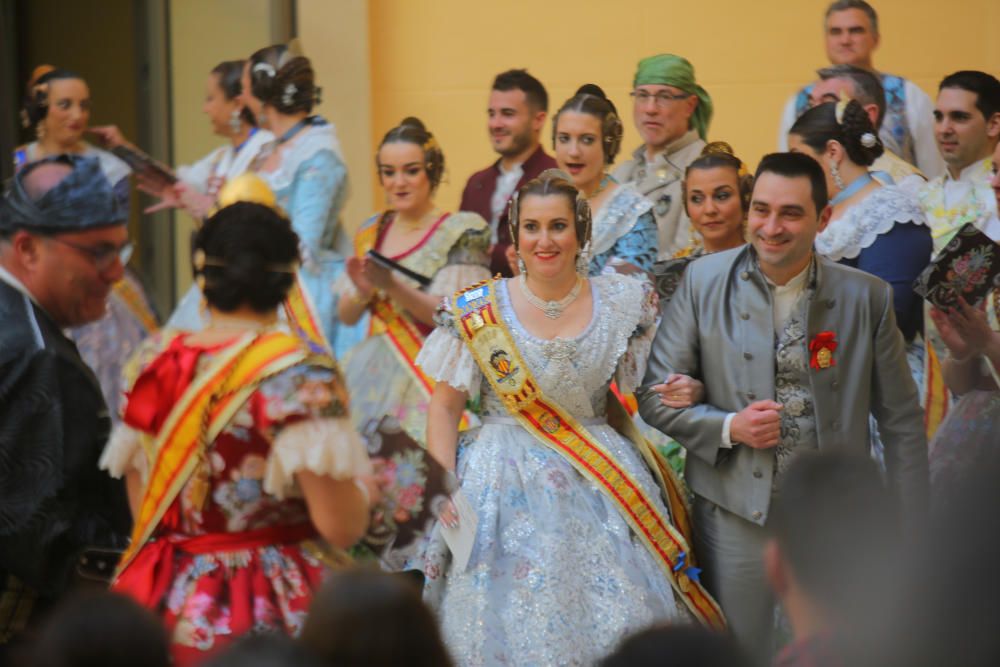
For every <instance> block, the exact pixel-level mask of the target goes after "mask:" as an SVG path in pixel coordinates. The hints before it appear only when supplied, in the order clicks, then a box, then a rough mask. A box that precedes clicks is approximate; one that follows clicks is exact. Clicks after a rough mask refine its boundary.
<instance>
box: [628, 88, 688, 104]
mask: <svg viewBox="0 0 1000 667" xmlns="http://www.w3.org/2000/svg"><path fill="white" fill-rule="evenodd" d="M629 95H630V96H631V97H632V100H633V101H634V102H635V103H636V104H645V103H646V102H648V101H650V100H653V105H654V106H656V107H657V108H662V107H665V106H667V105H668V104H669V103H671V102H676V101H677V100H686V99H687V98H689V97H691V93H668V92H667V91H665V90H661V91H660V92H658V93H656V94H655V95H654V94H653V93H650V92H648V91H645V90H633V91H632V92H631V93H629Z"/></svg>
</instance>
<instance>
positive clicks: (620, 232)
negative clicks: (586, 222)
mask: <svg viewBox="0 0 1000 667" xmlns="http://www.w3.org/2000/svg"><path fill="white" fill-rule="evenodd" d="M652 208H653V205H652V203H650V201H649V200H648V199H646V198H645V197H643V196H642V195H641V194H639V191H638V190H636V188H635V185H633V184H632V183H625V184H624V185H619V186H618V189H616V190H615V191H614V192H613V193H612V194H611V198H610V199H608V201H606V202H604V206H602V207H601V209H600V210H599V211H597V213H596V215H594V229H593V233H592V234H591V240H590V256H591V257H596V256H597V255H600V254H601V253H602V252H605V251H607V250H609V249H610V248H611V246H613V245H614V244H615V241H617V240H618V239H620V238H621V237H623V236H625V234H627V233H629V232H630V231H631V230H632V228H633V227H635V223H636V221H637V220H638V219H639V216H640V215H642V214H643V213H645V212H646V211H649V210H650V209H652Z"/></svg>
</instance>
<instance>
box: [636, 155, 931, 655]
mask: <svg viewBox="0 0 1000 667" xmlns="http://www.w3.org/2000/svg"><path fill="white" fill-rule="evenodd" d="M827 201H828V197H827V187H826V180H825V177H824V175H823V171H822V169H821V168H820V166H819V164H818V163H817V162H816V161H815V160H813V159H812V158H810V157H808V156H806V155H801V154H796V153H774V154H771V155H767V156H765V157H764V159H763V160H761V163H760V166H759V167H758V169H757V174H756V181H755V183H754V190H753V197H752V200H751V204H750V212H749V218H748V223H747V227H748V234H749V237H750V244H749V245H747V246H744V247H742V248H736V249H734V250H729V251H726V252H722V253H718V254H714V255H708V256H706V257H703V258H701V259H698V260H696V261H695V262H692V263H691V265H690V266H689V267H688V268H687V271H686V273H685V276H684V278H683V280H682V282H681V284H680V286H679V287H678V289H677V292H676V293H675V295H674V297H673V299H672V301H671V303H670V305H669V308H668V309H667V312H666V313H665V314H664V317H663V322H662V323H661V325H660V329H659V331H658V332H657V335H656V339H655V341H654V343H653V349H652V353H651V355H650V358H649V365H648V366H647V368H648V370H647V373H646V379H645V384H644V386H643V387H641V388H640V389H639V391H638V392H637V393H636V396H637V398H638V402H639V412H640V414H641V415H642V418H643V419H644V420H645V421H646V422H647V423H649V424H650V425H652V426H654V427H656V428H658V429H659V430H661V431H663V432H664V433H666V434H668V435H670V436H671V437H673V438H675V439H676V440H677V441H678V442H680V443H681V444H682V445H683V446H684V447H685V448H686V449H687V452H688V455H687V472H686V476H687V481H688V484H689V486H690V487H691V490H692V491H693V492H694V494H695V501H694V530H695V549H696V552H697V553H698V556H699V557H700V559H701V564H702V565H703V567H704V571H705V572H704V575H703V576H704V578H705V585H706V587H707V588H708V590H709V591H710V592H711V593H712V594H713V595H714V596H715V598H716V599H717V600H718V601H719V603H720V604H721V605H722V609H723V611H724V612H725V613H726V615H727V617H728V619H729V625H730V627H731V628H732V630H733V632H734V633H735V635H736V636H737V638H738V639H739V640H740V641H741V642H743V643H744V645H745V646H746V647H747V648H748V649H750V650H752V651H753V653H754V655H755V657H756V658H757V659H758V660H759V661H761V663H762V664H764V663H769V662H770V654H771V651H772V637H771V630H772V627H773V624H774V620H773V619H774V599H773V597H772V596H771V593H770V592H769V590H768V585H767V582H766V579H765V576H764V571H763V567H762V555H761V554H762V548H763V545H764V542H765V530H764V525H765V523H766V522H767V516H768V510H769V508H770V504H771V499H772V498H773V497H774V494H775V490H776V489H777V488H778V483H779V481H780V479H781V476H782V474H783V472H784V471H785V469H786V468H787V466H788V464H789V462H790V461H791V460H792V459H793V458H794V457H795V454H796V453H797V452H802V451H807V450H812V449H824V450H841V451H852V452H861V453H867V451H868V448H869V431H868V425H869V419H868V416H869V414H872V415H874V416H875V419H876V420H877V422H878V428H879V432H880V434H881V436H882V441H883V443H884V444H885V463H886V472H887V478H888V482H889V484H890V486H891V487H892V490H893V492H894V493H895V494H896V496H897V497H898V498H899V499H900V502H901V503H902V508H903V511H904V513H908V515H909V516H910V517H911V518H913V519H916V518H918V517H919V516H920V514H921V513H922V512H923V508H924V507H925V503H926V494H927V486H928V474H927V440H926V437H925V435H924V427H923V413H922V411H921V409H920V405H919V403H918V401H917V388H916V385H915V384H914V382H913V379H912V378H911V376H910V371H909V367H908V365H907V361H906V353H905V349H904V343H903V337H902V335H901V334H900V332H899V329H898V328H897V326H896V318H895V315H894V312H893V308H892V290H891V288H890V286H889V285H888V284H887V283H885V282H883V281H882V280H880V279H879V278H876V277H875V276H872V275H870V274H867V273H863V272H861V271H857V270H855V269H852V268H849V267H845V266H842V265H840V264H836V263H834V262H831V261H828V260H826V259H823V258H821V257H819V256H817V255H816V253H815V252H814V251H813V240H814V239H815V237H816V235H817V234H818V233H819V232H820V231H822V230H823V229H824V227H825V226H826V224H827V223H828V222H829V219H830V207H829V206H828V205H827ZM673 373H684V374H687V375H690V376H691V377H694V378H698V379H700V380H701V381H702V382H703V383H704V385H705V399H704V401H703V402H702V403H699V404H695V405H692V406H691V407H688V408H681V409H676V408H670V407H667V406H665V405H664V404H663V402H662V400H661V397H669V395H670V392H671V385H670V384H669V383H665V380H666V379H667V378H668V377H669V376H670V375H671V374H673ZM844 492H845V493H850V489H845V490H844Z"/></svg>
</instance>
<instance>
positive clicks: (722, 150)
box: [681, 141, 753, 215]
mask: <svg viewBox="0 0 1000 667" xmlns="http://www.w3.org/2000/svg"><path fill="white" fill-rule="evenodd" d="M720 167H723V168H726V169H732V170H733V172H734V173H735V174H736V184H737V186H738V187H737V189H738V191H739V195H740V206H741V207H742V208H743V214H744V215H746V214H747V212H748V211H749V210H750V197H751V195H753V174H751V173H750V172H748V171H747V168H746V165H744V164H743V161H742V160H740V159H739V158H738V157H736V154H735V153H734V152H733V147H732V146H730V145H729V144H728V143H726V142H725V141H713V142H710V143H708V144H705V147H704V148H703V149H701V155H699V156H698V157H697V158H695V160H694V161H693V162H692V163H691V164H689V165H688V167H687V169H685V170H684V181H683V182H682V183H681V192H682V194H683V197H684V211H685V212H687V180H688V175H689V174H690V173H691V172H692V171H694V170H696V169H718V168H720Z"/></svg>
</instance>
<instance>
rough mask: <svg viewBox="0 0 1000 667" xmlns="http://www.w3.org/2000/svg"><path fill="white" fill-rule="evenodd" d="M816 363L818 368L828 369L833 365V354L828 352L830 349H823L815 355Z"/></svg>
mask: <svg viewBox="0 0 1000 667" xmlns="http://www.w3.org/2000/svg"><path fill="white" fill-rule="evenodd" d="M816 363H817V364H819V367H820V368H829V367H830V366H832V365H833V352H830V348H828V347H824V348H823V349H821V350H820V351H819V352H817V353H816Z"/></svg>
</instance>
